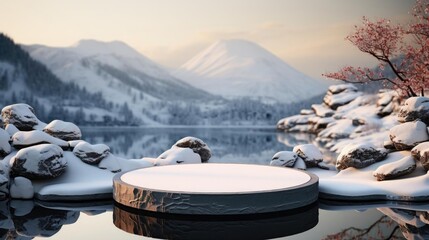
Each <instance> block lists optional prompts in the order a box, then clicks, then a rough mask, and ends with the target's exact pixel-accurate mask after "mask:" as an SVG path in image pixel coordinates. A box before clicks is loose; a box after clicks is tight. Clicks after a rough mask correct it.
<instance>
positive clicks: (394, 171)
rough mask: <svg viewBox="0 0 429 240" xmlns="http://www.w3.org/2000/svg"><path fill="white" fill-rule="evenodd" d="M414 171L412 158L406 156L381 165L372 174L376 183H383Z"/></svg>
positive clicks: (414, 164) (414, 165)
mask: <svg viewBox="0 0 429 240" xmlns="http://www.w3.org/2000/svg"><path fill="white" fill-rule="evenodd" d="M415 169H416V163H415V161H414V159H413V157H411V156H406V157H404V158H402V159H400V160H398V161H395V162H391V163H387V164H384V165H381V166H380V167H378V168H377V169H376V170H375V171H374V172H373V176H374V177H376V178H377V181H384V180H389V179H395V178H397V177H400V176H404V175H407V174H410V173H412V172H413V171H414V170H415Z"/></svg>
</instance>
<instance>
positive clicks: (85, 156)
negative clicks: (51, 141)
mask: <svg viewBox="0 0 429 240" xmlns="http://www.w3.org/2000/svg"><path fill="white" fill-rule="evenodd" d="M109 153H110V148H109V147H108V146H107V145H105V144H95V145H91V144H89V143H87V142H80V143H78V144H77V145H76V146H75V147H74V149H73V154H74V155H75V156H76V157H78V158H80V160H82V161H83V162H84V163H88V164H99V163H100V161H101V160H102V159H103V158H105V157H106V156H107V155H109Z"/></svg>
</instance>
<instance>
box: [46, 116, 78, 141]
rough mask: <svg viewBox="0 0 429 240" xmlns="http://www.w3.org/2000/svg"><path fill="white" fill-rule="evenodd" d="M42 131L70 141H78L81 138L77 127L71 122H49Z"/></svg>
mask: <svg viewBox="0 0 429 240" xmlns="http://www.w3.org/2000/svg"><path fill="white" fill-rule="evenodd" d="M43 131H44V132H45V133H47V134H49V135H51V136H53V137H56V138H59V139H62V140H65V141H71V140H79V139H80V138H81V137H82V133H81V131H80V129H79V127H78V126H76V125H75V124H74V123H71V122H64V121H61V120H54V121H52V122H50V123H49V124H48V125H46V127H45V128H44V129H43Z"/></svg>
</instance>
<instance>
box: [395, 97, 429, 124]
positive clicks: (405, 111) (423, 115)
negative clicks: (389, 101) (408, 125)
mask: <svg viewBox="0 0 429 240" xmlns="http://www.w3.org/2000/svg"><path fill="white" fill-rule="evenodd" d="M417 119H418V120H420V121H422V122H424V123H426V124H428V125H429V98H427V97H410V98H408V99H407V100H406V101H405V103H404V105H402V106H401V108H400V110H399V114H398V120H399V122H402V123H404V122H411V121H414V120H417Z"/></svg>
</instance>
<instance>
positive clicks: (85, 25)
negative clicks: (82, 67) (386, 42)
mask: <svg viewBox="0 0 429 240" xmlns="http://www.w3.org/2000/svg"><path fill="white" fill-rule="evenodd" d="M413 4H414V0H323V1H322V0H151V1H149V0H121V1H119V0H63V1H58V0H37V1H24V0H13V1H10V0H0V31H1V32H3V33H6V34H7V35H8V36H9V37H11V38H13V39H14V40H15V42H17V43H21V44H42V45H47V46H57V47H64V46H70V45H73V44H74V43H76V42H78V41H79V40H81V39H95V40H101V41H113V40H119V41H123V42H125V43H127V44H129V45H130V46H132V47H133V48H135V49H136V50H138V51H139V52H141V53H142V54H143V55H145V56H147V57H149V58H151V59H152V60H154V61H155V62H157V63H159V64H161V65H164V66H165V67H168V68H171V69H174V68H177V67H179V66H180V65H182V64H184V63H185V62H186V61H187V60H189V59H190V58H191V57H193V56H194V55H195V54H197V53H198V52H199V51H202V50H203V49H204V48H206V47H208V46H209V45H210V44H213V43H214V42H216V41H218V40H222V39H232V38H233V39H246V40H250V41H254V42H256V43H258V44H259V45H261V46H262V47H264V48H266V49H267V50H269V51H271V52H272V53H273V54H275V55H277V56H278V57H280V58H281V59H283V60H284V61H285V62H287V63H288V64H290V65H291V66H293V67H295V68H297V69H298V70H300V71H302V72H304V73H306V74H308V75H310V76H313V77H321V74H323V73H325V72H328V71H335V70H337V69H339V68H340V67H342V66H345V65H346V64H351V65H362V66H372V65H373V64H375V62H374V61H373V60H372V58H370V57H368V56H366V55H364V54H362V53H360V52H359V51H358V50H357V49H356V48H355V47H354V46H353V45H352V44H350V43H349V42H347V41H346V40H345V37H346V36H347V35H348V34H350V33H351V32H352V31H353V27H354V25H356V24H357V25H359V24H360V22H361V21H362V16H367V17H369V18H370V19H379V18H388V19H391V20H392V21H393V22H399V23H406V22H408V21H409V18H410V17H409V14H408V13H409V12H410V10H411V8H412V6H413Z"/></svg>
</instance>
